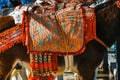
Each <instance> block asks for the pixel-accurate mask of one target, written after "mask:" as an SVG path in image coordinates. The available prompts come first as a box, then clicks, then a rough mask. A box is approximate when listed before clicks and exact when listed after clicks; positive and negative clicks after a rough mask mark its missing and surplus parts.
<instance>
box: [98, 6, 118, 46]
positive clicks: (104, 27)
mask: <svg viewBox="0 0 120 80" xmlns="http://www.w3.org/2000/svg"><path fill="white" fill-rule="evenodd" d="M119 13H120V10H119V9H118V8H117V6H116V5H115V4H112V5H109V6H107V7H105V8H104V9H101V10H100V11H98V12H96V20H97V21H96V26H97V37H98V38H100V39H101V40H102V41H103V42H104V43H105V44H106V45H107V46H109V47H110V46H111V45H112V44H113V43H114V42H115V40H116V39H117V37H118V36H119V34H120V31H118V30H119V25H120V14H119Z"/></svg>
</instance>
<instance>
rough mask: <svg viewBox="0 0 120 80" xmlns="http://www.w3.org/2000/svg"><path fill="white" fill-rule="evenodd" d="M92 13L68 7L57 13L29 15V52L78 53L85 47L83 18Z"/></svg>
mask: <svg viewBox="0 0 120 80" xmlns="http://www.w3.org/2000/svg"><path fill="white" fill-rule="evenodd" d="M91 14H93V13H92V11H90V9H88V10H87V11H84V9H83V8H80V9H79V8H78V9H77V8H75V9H74V6H73V7H69V8H65V9H62V10H59V11H57V12H54V11H52V13H51V12H49V14H48V13H39V14H37V13H29V15H28V16H29V31H30V37H29V38H30V39H29V43H30V51H36V52H47V53H63V54H64V53H68V54H73V53H79V52H83V50H84V48H85V46H84V44H85V37H84V36H85V33H84V31H85V30H84V29H85V26H86V24H85V20H86V18H85V16H86V15H87V16H88V17H90V16H91Z"/></svg>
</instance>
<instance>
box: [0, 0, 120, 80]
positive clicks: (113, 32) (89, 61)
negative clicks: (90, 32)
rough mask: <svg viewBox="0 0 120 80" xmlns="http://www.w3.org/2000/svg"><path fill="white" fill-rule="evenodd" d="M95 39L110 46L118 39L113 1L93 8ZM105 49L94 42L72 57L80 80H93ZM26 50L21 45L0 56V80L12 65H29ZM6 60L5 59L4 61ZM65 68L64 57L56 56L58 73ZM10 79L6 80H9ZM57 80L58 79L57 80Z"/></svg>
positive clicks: (117, 17) (119, 19)
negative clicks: (21, 62) (23, 63)
mask: <svg viewBox="0 0 120 80" xmlns="http://www.w3.org/2000/svg"><path fill="white" fill-rule="evenodd" d="M95 14H96V26H97V27H96V31H97V37H98V38H99V39H100V40H102V41H103V42H104V44H106V46H107V47H111V45H112V44H113V43H114V42H115V41H116V40H117V39H118V38H119V37H120V31H119V25H120V9H119V8H118V7H117V5H116V4H115V0H110V1H108V2H106V3H104V4H101V5H98V6H96V7H95ZM106 51H107V49H106V47H105V46H103V45H102V44H101V43H99V42H98V41H96V40H92V41H90V42H89V43H88V44H87V45H86V50H85V51H84V53H83V54H80V55H74V65H75V66H76V69H77V70H78V72H79V75H80V77H81V80H93V79H94V74H95V69H96V67H97V66H98V65H99V64H100V63H101V61H102V59H103V57H104V55H105V54H106ZM26 53H27V48H26V47H25V46H23V45H22V44H21V43H20V44H17V45H15V46H14V47H12V48H10V49H9V50H7V51H5V52H3V53H1V54H0V78H1V79H0V80H4V79H5V77H6V76H7V75H8V73H9V72H10V71H11V69H14V67H13V64H14V63H16V62H19V61H24V62H26V63H29V56H28V54H26ZM5 58H6V59H5ZM64 66H65V61H64V56H58V72H59V71H61V69H63V68H64ZM9 78H10V77H8V78H7V79H8V80H9ZM58 80H59V79H58Z"/></svg>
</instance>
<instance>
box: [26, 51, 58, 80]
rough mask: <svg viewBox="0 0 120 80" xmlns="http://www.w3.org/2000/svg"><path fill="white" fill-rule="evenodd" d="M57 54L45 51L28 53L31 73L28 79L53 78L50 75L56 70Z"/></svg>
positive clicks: (51, 79) (50, 79) (45, 79)
mask: <svg viewBox="0 0 120 80" xmlns="http://www.w3.org/2000/svg"><path fill="white" fill-rule="evenodd" d="M56 59H57V56H54V58H53V55H51V54H47V53H44V54H42V53H37V52H33V53H30V67H31V74H30V75H29V77H28V78H29V80H54V77H53V75H52V73H53V72H55V71H56V70H57V60H56Z"/></svg>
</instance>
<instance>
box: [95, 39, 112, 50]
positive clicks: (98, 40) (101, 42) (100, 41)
mask: <svg viewBox="0 0 120 80" xmlns="http://www.w3.org/2000/svg"><path fill="white" fill-rule="evenodd" d="M94 39H95V40H96V41H97V42H99V43H100V44H102V45H103V46H104V47H105V48H106V49H107V51H109V50H110V48H109V47H108V46H107V45H106V44H105V43H104V42H103V41H102V40H100V39H99V38H97V37H96V38H94Z"/></svg>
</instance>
